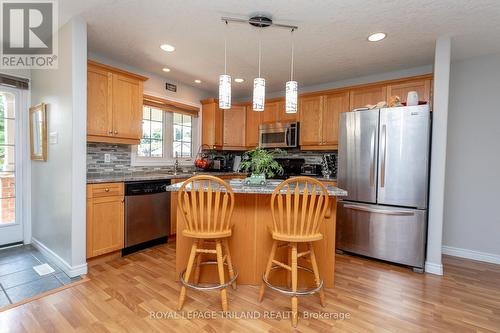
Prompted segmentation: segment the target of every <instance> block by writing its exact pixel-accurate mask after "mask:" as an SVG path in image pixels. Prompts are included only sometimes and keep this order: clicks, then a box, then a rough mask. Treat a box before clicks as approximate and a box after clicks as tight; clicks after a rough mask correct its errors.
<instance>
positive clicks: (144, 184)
mask: <svg viewBox="0 0 500 333" xmlns="http://www.w3.org/2000/svg"><path fill="white" fill-rule="evenodd" d="M170 183H171V182H170V180H150V181H137V182H128V183H125V196H131V195H144V194H155V193H162V192H165V191H166V187H167V186H168V185H170Z"/></svg>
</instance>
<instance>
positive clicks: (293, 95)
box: [285, 81, 298, 113]
mask: <svg viewBox="0 0 500 333" xmlns="http://www.w3.org/2000/svg"><path fill="white" fill-rule="evenodd" d="M297 90H298V89H297V81H288V82H287V83H286V88H285V112H286V113H297Z"/></svg>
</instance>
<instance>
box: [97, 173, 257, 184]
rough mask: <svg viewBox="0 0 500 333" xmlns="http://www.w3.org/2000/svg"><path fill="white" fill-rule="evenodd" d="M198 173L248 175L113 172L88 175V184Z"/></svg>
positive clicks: (175, 177) (223, 174)
mask: <svg viewBox="0 0 500 333" xmlns="http://www.w3.org/2000/svg"><path fill="white" fill-rule="evenodd" d="M196 175H212V176H246V175H247V174H246V173H241V172H196V173H193V172H179V173H177V174H174V173H173V172H112V173H109V174H102V175H99V176H92V177H87V184H99V183H121V182H133V181H141V180H142V181H147V180H163V179H179V178H190V177H193V176H196Z"/></svg>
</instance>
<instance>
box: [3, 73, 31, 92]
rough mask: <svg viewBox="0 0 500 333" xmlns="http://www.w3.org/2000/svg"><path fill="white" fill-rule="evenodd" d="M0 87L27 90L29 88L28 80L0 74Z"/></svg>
mask: <svg viewBox="0 0 500 333" xmlns="http://www.w3.org/2000/svg"><path fill="white" fill-rule="evenodd" d="M0 85H2V86H7V87H12V88H19V89H26V90H27V89H28V88H29V80H28V79H23V78H19V77H15V76H11V75H7V74H1V73H0Z"/></svg>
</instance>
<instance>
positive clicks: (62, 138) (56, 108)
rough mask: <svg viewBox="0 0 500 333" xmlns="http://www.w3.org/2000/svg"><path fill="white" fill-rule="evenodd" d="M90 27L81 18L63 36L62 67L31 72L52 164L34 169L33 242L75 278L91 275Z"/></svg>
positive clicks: (33, 99) (33, 94)
mask: <svg viewBox="0 0 500 333" xmlns="http://www.w3.org/2000/svg"><path fill="white" fill-rule="evenodd" d="M86 45H87V35H86V24H85V22H83V21H81V20H79V19H73V20H72V21H70V22H68V23H67V24H65V25H64V26H63V27H61V29H60V31H59V68H58V69H57V70H32V71H31V104H32V105H35V104H38V103H42V102H43V103H46V104H47V118H48V133H49V136H50V134H56V135H57V143H50V142H49V144H48V154H47V161H46V162H38V161H33V162H32V164H31V197H32V200H31V213H32V214H31V216H32V240H33V245H35V246H36V247H38V248H39V249H40V250H41V251H42V252H43V253H44V254H46V255H48V256H49V257H51V258H52V259H54V260H55V261H56V263H57V264H59V266H61V268H62V269H63V270H65V271H66V272H67V273H68V274H70V275H72V276H74V275H77V274H83V273H86V260H85V216H86V215H85V183H86V173H85V161H86V113H87V111H86V110H87V106H86V98H87V97H86V96H87V92H86V87H87V76H86V73H87V62H86V57H87V49H86V48H87V46H86Z"/></svg>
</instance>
